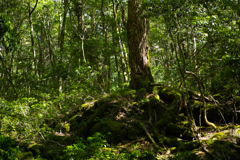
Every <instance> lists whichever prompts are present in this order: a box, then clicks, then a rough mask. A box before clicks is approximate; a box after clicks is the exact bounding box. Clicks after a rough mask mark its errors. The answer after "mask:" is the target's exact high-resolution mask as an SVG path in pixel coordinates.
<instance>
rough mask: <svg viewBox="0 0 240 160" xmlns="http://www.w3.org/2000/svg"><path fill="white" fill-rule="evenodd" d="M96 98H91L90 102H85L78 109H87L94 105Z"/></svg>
mask: <svg viewBox="0 0 240 160" xmlns="http://www.w3.org/2000/svg"><path fill="white" fill-rule="evenodd" d="M96 102H97V100H93V101H91V102H86V103H84V104H82V105H81V106H80V110H88V109H90V108H92V107H93V106H94V104H95V103H96Z"/></svg>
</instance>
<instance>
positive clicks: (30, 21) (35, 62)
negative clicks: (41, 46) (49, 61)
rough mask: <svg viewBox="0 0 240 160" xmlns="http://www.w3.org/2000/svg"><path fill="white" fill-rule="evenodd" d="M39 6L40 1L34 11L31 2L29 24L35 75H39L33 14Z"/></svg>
mask: <svg viewBox="0 0 240 160" xmlns="http://www.w3.org/2000/svg"><path fill="white" fill-rule="evenodd" d="M37 4H38V0H36V3H35V6H34V7H33V9H31V1H30V0H29V10H28V16H29V24H30V34H31V43H32V53H33V58H34V69H35V74H37V61H36V51H35V43H34V37H33V24H32V13H33V12H34V10H35V9H36V7H37Z"/></svg>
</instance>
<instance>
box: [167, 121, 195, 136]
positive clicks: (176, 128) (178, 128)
mask: <svg viewBox="0 0 240 160" xmlns="http://www.w3.org/2000/svg"><path fill="white" fill-rule="evenodd" d="M166 133H167V135H174V136H177V137H182V138H184V139H189V140H191V139H192V138H193V134H192V131H191V130H190V129H189V128H187V127H184V126H182V125H177V124H174V123H169V124H168V126H167V129H166Z"/></svg>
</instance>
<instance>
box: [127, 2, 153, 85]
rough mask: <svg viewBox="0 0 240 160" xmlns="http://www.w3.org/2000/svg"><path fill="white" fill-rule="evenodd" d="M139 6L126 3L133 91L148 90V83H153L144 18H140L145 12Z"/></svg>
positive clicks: (138, 3) (139, 3) (135, 3)
mask: <svg viewBox="0 0 240 160" xmlns="http://www.w3.org/2000/svg"><path fill="white" fill-rule="evenodd" d="M140 5H141V1H140V0H129V1H128V23H127V34H128V46H129V66H130V69H131V81H130V87H131V88H133V89H140V88H149V83H152V82H154V80H153V77H152V74H151V70H150V59H149V51H148V44H147V24H146V18H142V16H144V14H145V11H142V10H140V9H139V7H140Z"/></svg>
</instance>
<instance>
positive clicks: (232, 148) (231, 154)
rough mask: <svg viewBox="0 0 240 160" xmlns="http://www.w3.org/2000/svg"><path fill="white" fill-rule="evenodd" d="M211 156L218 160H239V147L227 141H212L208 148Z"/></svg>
mask: <svg viewBox="0 0 240 160" xmlns="http://www.w3.org/2000/svg"><path fill="white" fill-rule="evenodd" d="M208 148H209V150H210V151H211V153H212V154H213V155H215V156H216V157H218V158H219V159H226V157H227V159H233V160H235V159H239V157H240V147H239V146H237V145H235V144H233V143H231V142H227V141H219V140H216V141H214V142H213V143H212V144H211V145H210V146H209V147H208Z"/></svg>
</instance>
